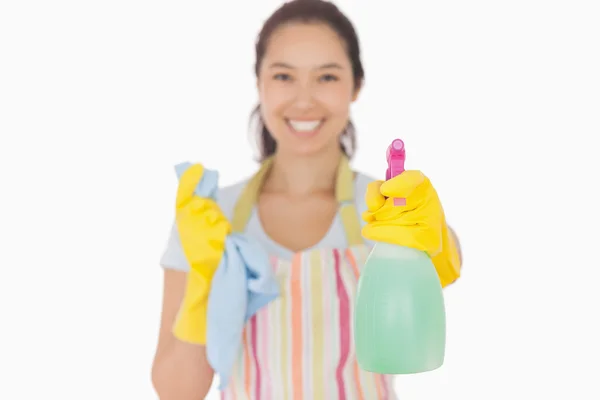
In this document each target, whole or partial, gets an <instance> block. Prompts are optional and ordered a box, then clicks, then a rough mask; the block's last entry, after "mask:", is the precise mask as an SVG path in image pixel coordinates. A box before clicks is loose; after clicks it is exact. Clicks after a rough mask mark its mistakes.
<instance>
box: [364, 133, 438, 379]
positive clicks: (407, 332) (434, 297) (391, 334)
mask: <svg viewBox="0 0 600 400" xmlns="http://www.w3.org/2000/svg"><path fill="white" fill-rule="evenodd" d="M405 156H406V154H405V149H404V143H403V142H402V140H400V139H396V140H394V141H393V142H392V144H391V145H390V146H389V147H388V149H387V162H388V169H387V171H386V180H389V179H391V178H394V177H395V176H397V175H399V174H401V173H402V172H404V161H405ZM405 204H406V201H405V199H394V205H395V206H403V205H405ZM354 339H355V346H356V357H357V360H358V364H359V366H360V367H361V368H362V369H363V370H365V371H370V372H375V373H379V374H414V373H419V372H426V371H431V370H434V369H437V368H439V367H441V366H442V364H443V363H444V354H445V347H446V313H445V307H444V297H443V294H442V286H441V284H440V280H439V277H438V275H437V272H436V270H435V267H434V266H433V263H432V261H431V259H430V258H429V256H428V255H427V254H426V253H425V252H423V251H420V250H416V249H412V248H408V247H402V246H398V245H395V244H389V243H381V242H378V243H376V244H375V246H374V247H373V249H372V250H371V253H370V254H369V257H368V258H367V261H366V264H365V266H364V268H363V271H362V272H361V275H360V278H359V281H358V289H357V298H356V304H355V315H354Z"/></svg>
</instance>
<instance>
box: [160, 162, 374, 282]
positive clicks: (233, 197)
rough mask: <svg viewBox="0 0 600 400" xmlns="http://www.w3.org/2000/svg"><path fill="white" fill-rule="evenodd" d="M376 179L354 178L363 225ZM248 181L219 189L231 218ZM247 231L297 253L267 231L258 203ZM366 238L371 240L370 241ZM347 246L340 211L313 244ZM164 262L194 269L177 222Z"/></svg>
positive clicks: (279, 253) (279, 252)
mask: <svg viewBox="0 0 600 400" xmlns="http://www.w3.org/2000/svg"><path fill="white" fill-rule="evenodd" d="M373 180H374V179H373V178H371V177H368V176H366V175H364V174H361V173H357V174H356V176H355V178H354V202H355V205H356V210H357V212H358V215H357V218H359V220H360V222H361V227H362V226H364V224H365V223H364V221H363V220H362V218H361V215H362V213H363V212H365V211H366V210H367V205H366V202H365V192H366V190H367V185H368V184H369V182H371V181H373ZM247 183H248V181H247V180H244V181H242V182H239V183H237V184H234V185H231V186H227V187H224V188H222V189H220V190H219V192H218V193H217V203H218V204H219V207H221V210H222V211H223V214H224V215H225V217H226V218H227V219H229V220H231V218H232V217H233V210H234V208H235V205H236V203H237V201H238V199H239V197H240V195H241V193H242V191H243V190H244V187H245V186H246V184H247ZM246 234H248V235H250V236H252V237H253V238H254V239H255V240H257V241H258V242H259V243H261V245H263V246H264V249H265V250H266V251H267V253H268V254H270V255H273V256H276V257H278V258H282V259H288V260H291V258H292V256H293V254H294V252H293V251H291V250H289V249H286V248H284V247H283V246H281V245H279V244H277V243H276V242H275V241H273V240H272V239H271V238H270V237H269V236H268V235H267V233H266V232H265V231H264V229H263V228H262V225H261V223H260V219H259V217H258V213H257V212H256V207H254V209H253V210H252V214H251V216H250V219H249V221H248V224H247V225H246ZM366 242H367V243H369V241H366ZM370 244H373V243H370ZM347 246H348V243H347V240H346V234H345V232H344V226H343V224H342V220H341V218H340V215H339V213H338V214H336V216H335V218H334V220H333V223H332V224H331V226H330V227H329V230H328V232H327V234H325V236H324V237H323V239H322V240H321V241H320V242H319V243H318V244H317V245H315V246H314V247H313V248H334V247H335V248H344V247H347ZM160 265H161V266H162V267H163V268H167V269H174V270H179V271H189V269H190V265H189V263H188V262H187V259H186V258H185V255H184V253H183V249H182V247H181V242H180V240H179V234H178V232H177V229H176V227H175V224H173V227H172V228H171V234H170V237H169V240H168V242H167V248H166V249H165V252H164V253H163V256H162V257H161V260H160Z"/></svg>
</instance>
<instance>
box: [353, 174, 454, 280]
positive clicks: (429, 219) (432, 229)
mask: <svg viewBox="0 0 600 400" xmlns="http://www.w3.org/2000/svg"><path fill="white" fill-rule="evenodd" d="M394 198H404V199H405V205H400V206H395V205H394ZM365 200H366V202H367V208H368V210H367V211H366V212H365V213H364V214H363V220H364V221H365V222H366V223H367V224H366V225H365V227H364V228H363V230H362V235H363V237H365V238H366V239H369V240H373V241H376V242H385V243H391V244H397V245H400V246H404V247H411V248H414V249H417V250H422V251H424V252H426V253H427V254H428V255H429V257H431V260H432V262H433V265H434V266H435V268H436V270H437V273H438V276H439V278H440V282H441V284H442V287H445V286H447V285H449V284H450V283H452V282H454V281H455V280H456V279H457V278H458V277H459V276H460V258H459V252H458V248H457V246H456V243H455V241H454V238H453V236H452V235H451V234H450V232H449V228H448V225H447V224H446V218H445V216H444V210H443V208H442V204H441V203H440V199H439V197H438V194H437V192H436V190H435V189H434V187H433V186H432V184H431V182H430V181H429V179H428V178H427V177H426V176H425V175H423V174H422V173H421V172H420V171H404V172H403V173H402V174H400V175H398V176H396V177H394V178H392V179H390V180H388V181H385V182H384V181H373V182H371V183H370V184H369V185H368V187H367V192H366V194H365Z"/></svg>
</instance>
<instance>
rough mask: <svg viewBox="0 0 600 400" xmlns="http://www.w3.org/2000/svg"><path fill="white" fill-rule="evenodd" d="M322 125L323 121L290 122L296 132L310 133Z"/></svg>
mask: <svg viewBox="0 0 600 400" xmlns="http://www.w3.org/2000/svg"><path fill="white" fill-rule="evenodd" d="M320 124H321V120H318V121H292V120H290V125H291V126H292V128H293V129H294V130H295V131H298V132H310V131H314V130H315V129H317V127H318V126H319V125H320Z"/></svg>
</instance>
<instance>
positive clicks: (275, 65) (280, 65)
mask: <svg viewBox="0 0 600 400" xmlns="http://www.w3.org/2000/svg"><path fill="white" fill-rule="evenodd" d="M269 67H270V68H286V69H294V67H293V66H291V65H290V64H286V63H283V62H274V63H273V64H271V65H270V66H269ZM331 68H334V69H344V68H343V67H342V66H341V65H340V64H338V63H327V64H323V65H321V66H319V67H318V69H331Z"/></svg>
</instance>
